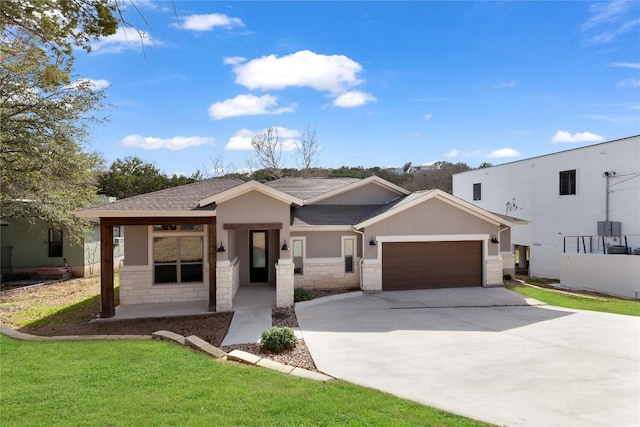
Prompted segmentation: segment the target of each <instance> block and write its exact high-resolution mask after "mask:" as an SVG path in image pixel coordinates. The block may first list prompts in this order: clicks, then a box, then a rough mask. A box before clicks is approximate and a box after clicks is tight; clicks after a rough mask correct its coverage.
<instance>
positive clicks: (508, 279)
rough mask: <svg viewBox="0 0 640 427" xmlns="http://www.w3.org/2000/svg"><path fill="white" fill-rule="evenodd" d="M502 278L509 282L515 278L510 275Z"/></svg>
mask: <svg viewBox="0 0 640 427" xmlns="http://www.w3.org/2000/svg"><path fill="white" fill-rule="evenodd" d="M502 278H503V279H504V280H505V281H507V282H510V281H511V280H512V279H513V277H512V276H511V275H510V274H509V273H507V274H505V275H504V276H502Z"/></svg>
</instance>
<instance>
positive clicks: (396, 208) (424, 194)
mask: <svg viewBox="0 0 640 427" xmlns="http://www.w3.org/2000/svg"><path fill="white" fill-rule="evenodd" d="M432 199H438V200H441V201H443V202H445V203H448V204H450V205H452V206H455V207H457V208H459V209H462V210H464V211H466V212H468V213H470V214H471V215H474V216H477V217H479V218H481V219H484V220H485V221H488V222H491V223H494V224H495V225H506V226H509V227H512V226H514V225H515V223H514V222H512V221H509V220H507V219H506V218H504V217H503V216H499V215H496V214H494V213H492V212H489V211H486V210H484V209H481V208H479V207H477V206H475V205H473V204H471V203H468V202H466V201H464V200H462V199H460V198H458V197H455V196H452V195H451V194H449V193H446V192H444V191H442V190H438V189H434V190H426V191H416V192H415V193H411V194H409V195H408V196H407V197H404V198H402V199H400V200H398V201H397V202H395V203H390V204H389V206H388V207H387V206H386V205H385V207H387V208H386V209H384V210H382V211H380V212H378V213H377V214H376V215H375V216H373V217H371V218H369V219H367V220H364V221H362V222H360V223H358V224H356V225H355V228H357V229H361V228H366V227H369V226H371V225H373V224H376V223H378V222H380V221H383V220H385V219H387V218H390V217H392V216H393V215H396V214H398V213H400V212H403V211H405V210H407V209H410V208H412V207H414V206H416V205H418V204H420V203H424V202H426V201H427V200H432Z"/></svg>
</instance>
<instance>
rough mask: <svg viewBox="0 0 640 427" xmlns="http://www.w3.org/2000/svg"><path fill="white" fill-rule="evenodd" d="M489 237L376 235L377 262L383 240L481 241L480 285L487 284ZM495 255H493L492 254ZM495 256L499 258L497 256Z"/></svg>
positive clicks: (379, 259)
mask: <svg viewBox="0 0 640 427" xmlns="http://www.w3.org/2000/svg"><path fill="white" fill-rule="evenodd" d="M489 238H490V236H489V235H488V234H430V235H424V236H421V235H409V236H376V239H375V240H376V242H379V243H381V244H379V245H378V249H377V252H378V256H377V258H378V262H379V263H380V265H381V266H382V265H383V262H382V261H383V260H382V245H384V243H385V242H393V243H402V242H459V241H481V242H482V261H481V262H482V266H483V268H482V286H483V287H486V286H487V271H488V268H487V260H488V259H490V258H491V256H489V255H487V254H488V253H489ZM494 257H495V256H494ZM497 258H500V257H499V256H497Z"/></svg>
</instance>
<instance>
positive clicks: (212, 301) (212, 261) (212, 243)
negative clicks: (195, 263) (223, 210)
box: [207, 217, 218, 311]
mask: <svg viewBox="0 0 640 427" xmlns="http://www.w3.org/2000/svg"><path fill="white" fill-rule="evenodd" d="M208 225H209V227H208V228H209V233H208V236H207V240H208V241H209V250H208V252H209V311H216V290H217V286H216V264H217V263H216V260H217V258H218V254H217V252H216V250H217V243H218V238H217V235H216V217H213V218H212V219H211V221H210V222H209V224H208Z"/></svg>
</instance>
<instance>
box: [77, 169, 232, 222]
mask: <svg viewBox="0 0 640 427" xmlns="http://www.w3.org/2000/svg"><path fill="white" fill-rule="evenodd" d="M243 183H244V181H242V180H240V179H235V178H234V179H207V180H204V181H198V182H194V183H192V184H186V185H181V186H179V187H172V188H167V189H164V190H160V191H154V192H152V193H146V194H140V195H138V196H133V197H128V198H126V199H121V200H117V201H115V202H113V203H109V204H104V205H98V206H93V207H90V208H86V209H82V210H78V211H75V212H74V214H75V215H76V216H79V217H82V218H95V217H144V216H178V217H180V216H214V215H215V205H210V206H203V207H200V206H198V201H200V200H202V199H203V198H204V197H207V196H210V195H213V194H218V193H221V192H223V191H225V190H228V189H230V188H233V187H237V186H239V185H241V184H243Z"/></svg>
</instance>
